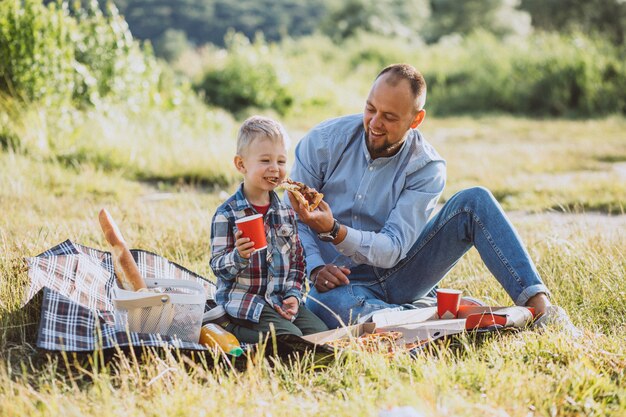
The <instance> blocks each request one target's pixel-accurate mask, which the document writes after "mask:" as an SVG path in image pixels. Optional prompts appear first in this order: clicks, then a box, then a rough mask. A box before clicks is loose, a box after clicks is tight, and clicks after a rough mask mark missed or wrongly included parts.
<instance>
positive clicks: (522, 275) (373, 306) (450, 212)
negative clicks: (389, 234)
mask: <svg viewBox="0 0 626 417" xmlns="http://www.w3.org/2000/svg"><path fill="white" fill-rule="evenodd" d="M472 246H474V247H476V249H477V250H478V253H479V254H480V257H481V258H482V260H483V262H484V263H485V265H486V266H487V268H489V271H491V273H492V274H493V275H494V276H495V277H496V279H497V280H498V282H499V283H500V285H502V287H503V288H504V289H505V290H506V292H507V293H508V294H509V296H510V297H511V298H512V299H513V301H514V302H515V304H517V305H525V304H526V302H527V301H528V299H529V298H531V297H532V296H534V295H536V294H538V293H541V292H543V293H546V294H548V289H547V288H546V286H545V285H544V284H543V282H542V281H541V278H540V277H539V274H538V273H537V269H536V267H535V265H534V264H533V261H532V260H531V259H530V256H529V254H528V252H527V251H526V249H525V248H524V246H523V244H522V241H521V239H520V237H519V235H518V234H517V232H516V231H515V229H514V227H513V225H512V224H511V222H510V221H509V220H508V218H507V217H506V215H505V213H504V211H503V210H502V207H500V204H498V202H497V201H496V199H495V198H494V197H493V195H492V194H491V192H489V190H487V189H485V188H482V187H475V188H470V189H466V190H462V191H460V192H458V193H456V194H455V195H454V196H452V198H451V199H450V200H449V201H447V202H446V203H445V204H444V206H443V208H442V209H441V210H440V211H439V212H438V213H437V214H436V215H435V216H434V217H433V218H432V219H431V220H430V221H429V222H428V223H427V224H426V227H425V228H424V230H423V231H422V233H421V234H420V236H419V238H418V239H417V242H416V243H415V244H414V245H413V247H412V248H411V250H410V251H409V252H408V254H407V256H406V258H404V259H403V260H401V261H400V262H399V263H398V264H397V265H395V266H394V267H392V268H389V269H384V268H377V267H373V266H370V265H358V266H356V267H354V268H351V273H350V275H349V276H348V278H349V279H350V284H348V285H344V286H341V287H337V288H334V289H332V290H330V291H327V292H324V293H320V292H318V291H317V290H316V289H315V288H313V289H311V292H310V293H309V297H307V304H306V305H307V307H308V308H309V310H311V311H312V312H314V313H315V314H316V315H317V316H318V317H320V318H321V319H322V320H323V321H324V322H325V323H326V325H327V326H328V327H329V328H334V327H338V326H340V325H342V324H350V323H354V322H356V321H357V320H358V319H359V317H365V316H368V315H370V314H371V313H373V312H375V311H376V310H380V309H384V308H393V307H399V306H400V305H402V304H407V303H411V302H412V301H414V300H416V299H418V298H421V297H423V296H425V295H426V294H428V292H429V291H430V290H431V289H432V288H433V287H434V286H436V285H437V283H438V282H439V281H441V279H443V277H444V276H445V275H446V274H447V273H448V271H450V270H451V269H452V267H453V266H454V265H455V264H456V263H457V262H458V261H459V259H461V257H462V256H463V255H464V254H465V252H467V251H468V250H469V249H470V248H471V247H472ZM330 310H332V311H330ZM339 319H341V321H340V320H339ZM342 322H343V323H342Z"/></svg>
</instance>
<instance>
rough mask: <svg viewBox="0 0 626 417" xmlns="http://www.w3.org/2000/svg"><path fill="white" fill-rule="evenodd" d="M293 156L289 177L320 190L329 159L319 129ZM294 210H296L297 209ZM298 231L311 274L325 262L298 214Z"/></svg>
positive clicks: (290, 203)
mask: <svg viewBox="0 0 626 417" xmlns="http://www.w3.org/2000/svg"><path fill="white" fill-rule="evenodd" d="M295 157H296V159H295V162H294V165H293V168H292V171H291V177H292V178H297V179H298V181H301V182H303V183H305V184H306V185H308V186H309V187H312V188H315V189H316V190H320V189H321V188H322V186H323V179H324V174H325V170H326V167H327V161H328V160H329V151H328V147H327V138H326V137H325V136H324V135H323V134H322V132H321V131H320V130H316V129H313V130H312V131H311V132H309V133H308V134H307V135H306V136H305V137H304V138H303V139H302V140H301V141H300V142H299V143H298V145H297V146H296V152H295ZM286 195H287V198H285V199H284V200H285V203H286V204H287V205H288V206H291V207H293V208H294V209H296V207H295V206H294V204H292V201H291V198H290V197H291V195H290V193H289V192H286ZM294 203H295V202H294ZM295 204H297V203H295ZM296 212H298V210H297V209H296ZM331 223H332V220H331ZM298 233H299V235H300V240H301V242H302V246H303V248H304V253H305V254H306V270H307V275H308V276H311V272H312V271H313V270H314V269H315V268H317V267H319V266H321V265H324V264H325V262H324V259H323V258H322V255H321V253H320V249H319V247H318V246H317V240H316V232H314V231H313V230H311V229H310V228H309V226H307V225H306V224H305V223H303V222H302V221H301V219H300V216H298Z"/></svg>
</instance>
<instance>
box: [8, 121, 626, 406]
mask: <svg viewBox="0 0 626 417" xmlns="http://www.w3.org/2000/svg"><path fill="white" fill-rule="evenodd" d="M93 117H94V118H95V119H96V120H99V118H104V117H105V116H103V115H94V116H93ZM110 117H111V119H107V120H108V121H111V120H115V117H117V116H110ZM101 121H102V120H101ZM152 122H154V119H148V120H147V121H146V123H145V125H143V124H142V123H139V124H138V125H137V126H132V127H131V129H130V130H131V131H132V133H128V132H126V133H125V132H123V131H122V129H121V128H120V127H119V126H118V127H116V126H112V127H111V129H112V130H111V131H112V132H113V133H111V135H110V136H107V137H108V138H110V139H111V140H110V141H108V142H107V143H108V144H109V145H110V146H111V147H112V148H114V149H123V144H124V143H125V142H128V141H131V140H134V139H135V138H137V139H136V142H137V146H138V147H139V148H138V149H137V152H136V153H135V155H139V154H141V153H142V152H143V150H147V151H149V152H154V154H153V155H160V156H158V157H155V158H154V159H155V160H157V161H161V162H160V163H154V164H153V165H150V164H152V162H151V163H150V164H148V165H145V167H148V168H142V172H146V173H147V172H152V173H153V176H154V177H155V178H161V179H160V180H159V179H152V180H150V179H149V178H147V177H148V175H146V177H142V176H141V175H138V174H137V171H133V170H132V169H131V166H132V165H133V164H134V163H135V162H136V161H138V160H139V159H137V158H138V157H137V158H135V159H132V158H129V157H128V155H126V156H124V155H125V154H122V156H120V157H119V158H120V159H119V160H120V161H122V162H120V163H119V164H118V165H115V164H111V165H110V166H105V165H103V164H102V163H101V162H98V160H97V159H94V158H92V157H85V158H78V157H75V158H69V160H71V161H73V162H72V163H68V162H67V160H66V159H63V158H59V157H58V155H59V154H56V153H54V152H49V153H42V154H28V153H24V152H14V151H11V150H10V149H7V150H4V151H2V152H0V213H2V214H1V215H0V254H1V255H0V404H2V406H0V416H2V417H4V416H7V417H8V416H20V415H32V416H52V415H64V416H67V417H71V416H83V415H120V414H125V415H129V416H170V415H180V416H186V415H198V416H202V415H206V416H209V415H229V416H257V415H258V416H269V415H271V416H290V417H292V416H297V415H302V416H313V415H315V416H322V415H323V416H325V415H333V416H355V415H358V416H377V415H378V413H379V411H380V410H382V409H386V408H390V407H393V406H407V405H409V406H412V407H414V408H415V409H417V410H419V411H421V412H422V413H423V414H424V415H425V416H475V415H484V416H506V415H509V416H578V415H588V416H599V415H603V416H604V415H608V416H621V415H624V414H626V384H625V383H624V382H623V381H624V380H625V375H624V373H625V371H626V348H625V347H624V346H626V343H625V342H626V340H625V338H624V334H625V332H626V283H625V281H624V276H626V258H625V256H624V250H623V248H624V247H626V232H625V230H626V227H625V226H626V217H625V216H621V215H619V214H620V213H623V210H624V207H623V206H624V202H625V201H626V188H625V185H624V184H625V183H626V181H625V180H624V176H623V175H624V174H623V172H624V171H623V169H622V168H621V167H622V165H621V164H622V163H623V161H624V159H625V158H624V157H625V156H626V143H624V141H623V132H624V130H625V129H624V128H625V127H626V121H624V120H623V119H620V118H609V119H604V120H596V121H567V122H565V121H548V120H546V121H536V120H525V119H515V118H509V117H485V118H478V119H470V118H451V119H428V120H427V122H426V124H425V125H424V126H423V131H424V133H425V134H426V136H427V137H428V138H429V139H430V141H431V142H432V143H433V144H434V145H435V146H436V147H437V149H438V150H439V151H440V152H441V153H442V155H443V156H444V157H445V158H446V159H447V161H448V168H449V179H448V186H447V188H446V192H445V196H444V197H445V198H449V197H450V196H451V195H452V193H453V192H454V191H456V190H458V189H460V188H462V187H466V186H469V185H475V184H480V185H484V186H487V187H489V188H490V189H492V190H493V191H494V193H495V194H496V196H498V197H499V198H500V199H501V201H502V203H503V204H504V206H505V208H506V209H507V210H509V211H510V212H511V218H512V221H513V223H514V224H515V225H516V226H517V228H518V230H519V232H520V235H521V236H522V238H523V240H524V241H525V243H526V245H527V247H528V249H529V252H530V254H531V256H532V257H533V259H535V261H536V264H537V267H538V269H539V271H540V273H541V275H542V276H543V277H544V279H545V281H546V283H547V284H548V286H549V287H550V288H551V290H552V291H553V298H554V301H555V302H557V303H558V304H560V305H562V306H563V307H564V308H565V309H566V310H567V311H569V312H570V314H571V317H572V320H573V321H574V323H575V324H576V325H577V326H580V327H581V328H582V329H583V331H584V334H585V337H584V338H582V339H580V340H570V339H569V338H568V337H567V335H566V334H565V333H562V332H560V331H559V330H558V329H549V331H547V332H545V333H540V332H537V331H524V332H520V333H502V334H490V335H486V336H482V337H474V336H463V337H459V338H456V339H452V340H449V341H447V342H444V343H442V344H437V345H435V346H433V347H432V349H429V350H428V351H426V352H423V353H422V354H419V355H418V356H417V357H410V356H408V355H401V356H399V357H397V358H395V359H394V360H388V359H386V358H385V357H383V356H382V355H377V354H366V353H362V352H355V353H352V354H349V355H347V356H346V357H345V358H344V360H343V361H336V362H333V363H330V364H321V363H317V364H314V363H312V358H311V357H310V356H305V357H304V358H300V360H274V359H272V358H263V357H261V356H258V357H253V358H251V359H250V361H249V362H246V363H244V364H243V367H242V368H243V369H239V370H233V369H231V368H230V367H229V366H228V364H225V363H223V362H220V361H218V358H214V357H212V356H211V355H209V356H208V357H205V358H195V359H193V360H192V359H190V358H189V357H187V356H185V355H181V353H180V352H176V351H158V352H146V353H145V356H144V357H135V356H132V355H129V354H124V355H121V354H120V355H117V356H116V358H115V359H113V360H111V361H109V362H106V364H103V361H102V357H101V352H96V353H94V354H93V355H87V356H77V357H73V356H71V355H68V356H63V355H50V354H47V353H46V352H41V351H39V350H37V349H35V348H34V347H33V343H34V337H35V334H36V330H37V327H36V322H37V321H38V313H39V311H38V306H37V303H36V302H35V303H34V304H30V305H28V306H27V307H26V308H24V309H21V308H20V300H21V298H22V296H23V290H22V288H23V285H24V284H25V283H26V282H27V275H26V271H25V269H24V266H23V264H22V262H21V259H22V258H24V257H27V256H34V255H36V254H38V253H40V252H42V251H43V250H45V249H47V248H49V247H51V246H53V245H55V244H57V243H59V242H61V241H63V240H65V239H67V238H71V239H72V240H74V241H76V242H78V243H81V244H85V245H88V246H93V247H96V248H103V249H104V248H106V245H105V241H104V238H103V236H102V233H101V231H100V229H99V226H98V222H97V220H96V218H97V213H98V210H99V209H100V208H101V207H107V208H108V209H109V210H110V211H111V213H112V215H113V216H114V218H115V219H116V220H117V221H118V223H119V225H120V227H121V228H122V230H123V232H124V234H125V236H126V238H127V240H128V241H129V242H130V243H131V246H133V247H137V248H142V249H146V250H149V251H153V252H156V253H159V254H161V255H163V256H165V257H167V258H169V259H171V260H172V261H174V262H177V263H179V264H181V265H184V266H186V267H188V268H189V269H191V270H193V271H195V272H197V273H199V274H201V275H203V276H207V277H211V272H210V270H209V266H208V263H209V235H210V221H211V216H212V214H213V210H214V209H215V207H216V206H217V205H218V204H219V202H220V201H221V200H222V198H223V194H224V193H230V192H232V191H233V189H234V186H235V185H234V184H232V183H230V182H229V183H226V182H224V183H220V182H217V183H211V182H207V183H203V182H201V181H199V180H198V181H196V182H194V181H186V180H185V178H187V177H185V175H187V174H188V173H189V172H190V171H191V170H190V169H185V167H186V162H187V160H186V159H185V158H188V159H189V161H191V165H190V166H196V167H200V168H199V169H200V170H201V172H203V174H202V175H203V176H202V178H210V175H209V174H207V173H208V172H209V169H211V170H214V172H216V173H218V174H219V173H220V172H221V170H222V168H221V167H223V166H226V165H227V164H229V163H230V158H231V155H230V154H229V152H230V151H229V150H227V149H229V147H230V146H232V141H231V142H229V139H222V140H217V141H216V142H217V143H218V144H219V145H218V144H215V145H212V146H214V148H213V149H215V151H214V152H213V153H211V155H210V157H207V156H206V154H204V155H203V154H201V152H193V149H203V148H202V146H201V145H200V143H202V140H203V139H201V138H202V136H200V135H199V134H198V133H193V135H191V136H190V137H191V139H189V142H187V143H182V144H181V146H182V149H183V150H185V151H184V152H183V151H180V152H179V151H177V150H176V149H177V146H178V143H179V142H176V141H173V140H172V141H168V137H169V135H170V134H173V133H172V132H174V130H175V129H174V128H169V129H170V130H167V129H168V128H167V126H165V125H166V121H163V124H164V127H163V129H166V130H164V131H163V132H162V133H159V129H157V128H154V127H153V126H151V124H152ZM85 123H87V122H85ZM91 123H93V121H92V122H89V123H88V124H86V125H85V126H94V125H92V124H91ZM229 123H232V121H231V122H229ZM313 123H314V121H310V122H309V123H306V124H305V123H303V122H302V120H298V121H297V122H294V123H293V124H292V123H290V122H289V121H288V123H287V127H288V129H289V130H290V131H291V132H292V136H293V137H294V139H296V138H298V137H299V134H298V135H295V134H294V133H293V132H302V131H305V130H306V129H307V128H308V127H309V126H310V124H313ZM79 125H80V124H79ZM79 125H77V126H79ZM102 126H104V124H102ZM205 128H206V130H207V131H206V132H205V134H206V135H208V136H210V137H214V136H213V135H212V133H211V132H212V130H211V128H210V127H205ZM33 129H36V127H34V128H33ZM202 129H204V128H198V129H197V130H196V129H195V128H194V129H193V132H199V131H201V130H202ZM82 131H83V132H84V135H85V138H86V139H84V140H89V141H91V142H89V143H95V142H94V141H96V139H97V138H98V135H100V134H101V133H102V130H100V129H96V128H92V127H90V128H86V127H85V128H84V129H83V130H82ZM89 132H92V133H89ZM150 132H151V133H153V134H154V137H152V136H151V135H148V134H147V133H150ZM31 133H32V132H31ZM33 134H34V133H33ZM222 134H223V136H219V135H215V137H224V138H226V137H227V136H228V135H226V134H225V133H224V132H222ZM118 135H122V137H121V138H118V139H115V138H116V137H117V136H118ZM35 136H36V135H35ZM182 136H185V135H182ZM182 136H176V137H177V138H179V139H180V138H182ZM151 138H152V139H154V141H152V139H151ZM177 140H178V139H177ZM80 143H84V142H82V141H81V142H80ZM151 143H152V145H154V147H155V148H158V149H154V150H152V149H151V146H152V145H151ZM90 146H91V145H90ZM83 149H84V153H85V154H87V155H96V154H97V155H103V157H104V158H105V160H107V158H109V157H108V155H109V153H108V151H107V152H105V151H101V150H98V149H92V148H91V147H88V146H87V145H84V146H83ZM111 158H112V157H111ZM111 158H109V159H111ZM116 158H117V156H116ZM124 158H126V159H124ZM159 158H160V159H159ZM211 158H213V159H211ZM164 161H168V163H167V164H165V163H164ZM207 161H208V162H207ZM204 164H207V167H203V165H204ZM219 164H221V165H219ZM211 175H212V174H211ZM228 175H230V174H228ZM162 178H169V179H170V180H167V181H166V180H163V179H162ZM179 178H180V180H179ZM227 178H228V179H229V181H230V180H231V178H230V177H227ZM207 181H208V180H207ZM209 183H210V184H211V186H210V187H206V186H205V185H206V184H209ZM216 184H217V185H216ZM220 192H221V193H220ZM554 207H560V208H564V210H562V209H554ZM564 211H565V212H564ZM592 211H593V212H592ZM596 211H597V212H596ZM579 212H584V213H579ZM442 285H444V286H451V287H455V288H460V289H463V290H464V291H465V292H466V293H467V294H471V295H473V296H476V297H479V298H483V299H484V300H486V301H488V302H489V303H493V304H510V300H509V299H508V297H507V295H506V293H505V292H504V291H503V290H502V289H500V288H499V286H498V285H497V283H496V281H495V280H494V279H493V277H491V276H490V274H489V272H488V271H487V270H486V269H485V267H484V266H483V265H482V262H481V261H480V258H479V256H478V254H477V253H476V252H475V251H471V252H470V253H468V255H467V256H466V257H465V258H464V259H463V260H462V261H461V262H460V263H459V264H458V265H457V267H456V268H455V269H454V270H453V271H452V272H451V273H450V274H449V276H447V277H446V278H445V280H444V282H443V283H442Z"/></svg>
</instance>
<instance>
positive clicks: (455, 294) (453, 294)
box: [437, 288, 461, 319]
mask: <svg viewBox="0 0 626 417" xmlns="http://www.w3.org/2000/svg"><path fill="white" fill-rule="evenodd" d="M460 303H461V291H460V290H451V289H447V288H439V289H437V315H438V316H439V318H440V319H455V318H456V317H457V315H458V314H459V305H460Z"/></svg>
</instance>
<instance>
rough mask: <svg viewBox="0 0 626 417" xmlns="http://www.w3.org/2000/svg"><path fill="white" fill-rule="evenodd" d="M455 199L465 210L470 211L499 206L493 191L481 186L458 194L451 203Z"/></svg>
mask: <svg viewBox="0 0 626 417" xmlns="http://www.w3.org/2000/svg"><path fill="white" fill-rule="evenodd" d="M453 199H454V200H455V201H456V203H457V204H459V205H462V206H463V208H466V209H470V210H472V209H474V210H475V209H477V208H483V207H487V206H490V205H494V204H495V205H497V204H498V202H497V200H496V199H495V197H494V196H493V194H492V193H491V191H489V190H488V189H487V188H485V187H480V186H478V187H471V188H466V189H464V190H461V191H459V192H458V193H456V194H455V195H454V196H453V197H452V198H451V199H450V201H452V200H453Z"/></svg>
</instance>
